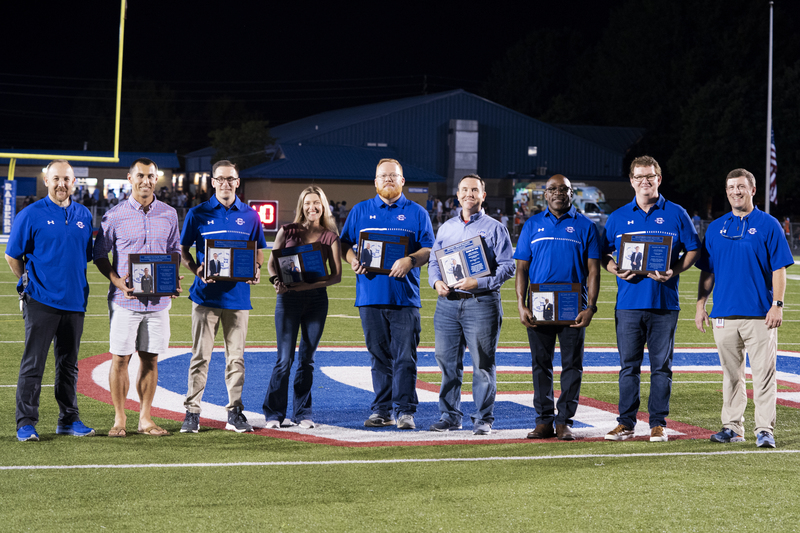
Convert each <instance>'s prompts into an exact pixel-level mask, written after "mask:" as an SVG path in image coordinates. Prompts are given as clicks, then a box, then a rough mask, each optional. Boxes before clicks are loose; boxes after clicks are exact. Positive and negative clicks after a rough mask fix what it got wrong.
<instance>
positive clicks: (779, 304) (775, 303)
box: [772, 300, 783, 307]
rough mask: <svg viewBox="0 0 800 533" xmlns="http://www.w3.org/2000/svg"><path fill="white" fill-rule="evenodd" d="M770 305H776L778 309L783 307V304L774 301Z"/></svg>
mask: <svg viewBox="0 0 800 533" xmlns="http://www.w3.org/2000/svg"><path fill="white" fill-rule="evenodd" d="M772 305H777V306H778V307H783V302H782V301H780V300H775V301H774V302H772Z"/></svg>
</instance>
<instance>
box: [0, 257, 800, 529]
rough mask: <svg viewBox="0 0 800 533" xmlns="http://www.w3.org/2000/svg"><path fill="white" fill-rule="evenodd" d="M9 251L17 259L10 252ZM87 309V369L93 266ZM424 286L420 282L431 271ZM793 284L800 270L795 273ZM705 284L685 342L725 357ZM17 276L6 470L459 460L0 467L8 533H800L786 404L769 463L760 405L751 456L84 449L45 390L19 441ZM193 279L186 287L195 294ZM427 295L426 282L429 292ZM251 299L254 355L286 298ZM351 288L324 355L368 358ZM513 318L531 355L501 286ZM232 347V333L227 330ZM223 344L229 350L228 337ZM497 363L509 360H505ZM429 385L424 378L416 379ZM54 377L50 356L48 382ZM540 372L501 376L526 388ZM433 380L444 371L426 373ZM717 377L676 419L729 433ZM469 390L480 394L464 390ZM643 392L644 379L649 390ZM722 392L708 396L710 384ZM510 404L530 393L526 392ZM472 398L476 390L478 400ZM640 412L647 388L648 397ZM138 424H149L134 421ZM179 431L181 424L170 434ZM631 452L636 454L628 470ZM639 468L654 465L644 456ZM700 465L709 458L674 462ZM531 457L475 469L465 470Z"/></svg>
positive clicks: (682, 402)
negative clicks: (701, 322) (761, 439)
mask: <svg viewBox="0 0 800 533" xmlns="http://www.w3.org/2000/svg"><path fill="white" fill-rule="evenodd" d="M0 249H2V250H4V247H0ZM89 272H90V274H89V280H90V282H91V284H92V285H91V291H92V292H91V298H90V304H89V309H88V312H87V319H86V328H85V332H84V335H83V346H82V351H81V357H82V358H83V357H89V356H92V355H95V354H98V353H104V352H106V351H107V349H108V344H107V342H108V327H107V326H108V318H107V309H106V300H105V296H104V295H105V292H106V289H107V282H105V281H104V278H102V276H101V275H100V274H99V273H97V271H96V269H95V268H94V267H93V266H91V265H90V267H89ZM423 274H424V272H423ZM790 274H794V272H792V271H791V270H790ZM697 278H698V275H697V271H696V270H691V271H690V272H688V273H686V274H684V275H683V276H682V287H683V290H682V299H681V301H682V304H683V307H684V311H683V312H682V313H681V322H680V325H679V328H678V334H677V339H676V342H677V346H679V347H680V346H701V347H702V346H706V347H713V338H712V337H711V334H710V333H708V334H706V335H703V334H701V333H699V332H697V331H696V330H695V328H694V325H693V318H694V293H695V290H696V283H697ZM13 282H14V279H13V275H12V274H11V272H10V271H9V270H8V268H7V266H6V265H5V264H3V265H0V385H4V387H0V405H2V406H3V409H0V466H17V465H18V466H30V465H140V464H144V463H147V464H158V465H184V464H189V465H192V464H194V465H197V463H202V462H206V463H214V464H220V463H243V462H256V463H264V462H289V463H295V462H308V461H349V460H358V461H379V460H397V459H409V460H425V459H459V460H458V461H448V462H407V463H391V464H380V463H371V464H326V465H257V466H245V465H234V466H212V467H208V466H187V467H172V468H167V467H164V466H159V467H154V468H136V469H107V468H92V469H82V470H50V469H48V470H0V494H2V501H3V503H2V517H3V518H2V525H0V529H2V530H4V531H24V530H37V531H101V530H111V531H145V530H159V529H164V530H175V531H230V530H245V531H255V530H260V531H315V532H317V531H319V532H322V531H398V532H406V531H466V530H472V529H475V530H487V531H562V530H563V531H614V532H616V531H716V530H733V531H756V530H757V531H794V530H797V529H798V528H799V526H798V525H797V524H798V521H799V520H800V503H798V502H799V501H800V499H798V498H797V497H796V492H797V488H796V486H797V480H798V475H797V472H798V471H800V453H787V452H791V451H795V452H797V451H800V412H798V410H797V409H793V408H788V407H783V406H778V425H777V428H776V433H775V434H776V439H777V442H778V449H777V450H776V451H764V450H761V451H758V453H748V454H743V455H707V453H708V452H720V451H731V450H734V451H743V452H756V451H757V449H756V448H755V442H754V441H755V439H754V438H753V436H752V416H753V408H752V403H751V404H750V406H749V408H748V410H747V413H746V414H745V417H746V419H747V422H746V427H747V428H748V434H747V435H746V437H747V442H745V443H742V444H734V445H717V444H713V443H710V442H708V441H705V440H690V439H689V440H676V441H671V442H669V443H649V442H642V441H628V442H619V443H610V442H595V441H592V442H581V441H575V442H572V443H563V442H533V441H531V442H524V443H514V444H482V445H475V446H466V445H451V446H407V447H406V446H395V447H370V448H348V447H334V446H327V445H315V444H307V443H302V442H296V441H290V440H283V439H273V438H268V437H261V436H255V435H240V434H234V433H232V432H226V431H220V430H212V429H207V428H202V430H201V432H200V433H199V434H197V435H181V434H175V435H173V436H171V437H166V438H161V439H156V438H151V437H143V436H138V435H133V436H130V437H128V438H126V439H109V438H107V437H94V438H86V439H78V438H73V437H56V436H55V435H54V431H53V429H54V427H55V421H56V417H57V412H58V410H57V406H56V404H55V401H54V399H53V395H52V388H44V389H43V391H42V397H41V400H42V406H41V415H40V424H39V426H38V429H39V432H40V434H41V436H42V441H41V442H39V443H18V442H17V441H16V438H15V433H14V428H15V422H14V394H15V389H14V388H13V387H7V386H5V385H13V384H15V383H16V379H17V372H18V366H19V358H20V355H21V353H22V344H21V342H20V341H21V340H22V339H23V322H22V318H21V315H20V314H19V312H18V307H17V301H16V298H15V297H14V283H13ZM190 282H191V280H190V279H189V278H188V277H187V279H186V280H184V286H186V287H188V286H189V285H190ZM425 287H427V286H425ZM601 289H602V292H601V296H600V302H599V304H598V305H599V307H600V311H599V313H598V315H597V317H596V318H595V321H594V322H593V324H592V325H591V326H590V328H589V330H588V331H587V339H586V341H587V345H588V346H614V345H615V343H616V341H615V336H614V327H613V306H614V305H613V304H614V296H615V286H614V280H613V278H612V277H611V276H609V275H607V274H605V273H604V275H603V279H602V286H601ZM271 292H272V291H271V289H270V288H269V287H266V286H259V287H256V288H254V290H253V296H254V299H253V304H254V310H253V311H252V314H251V320H250V327H249V334H248V343H249V344H250V345H254V346H255V345H274V343H275V332H274V328H273V325H272V324H273V318H272V314H273V309H274V295H272V294H270V293H271ZM354 294H355V278H354V275H353V274H352V272H351V271H350V270H349V269H346V270H345V275H344V279H343V281H342V283H341V284H340V285H338V286H335V287H332V288H330V289H329V296H330V298H331V305H330V317H329V318H328V322H327V326H326V330H325V335H324V337H323V340H322V342H323V344H325V345H353V346H363V334H362V332H361V325H360V321H359V320H358V313H357V312H356V309H355V308H354V307H353V299H354ZM502 294H503V300H504V311H505V317H506V321H505V324H504V326H503V331H502V335H501V339H500V340H501V346H505V347H523V348H524V347H525V346H526V345H527V336H526V333H525V331H524V329H523V328H522V326H521V324H520V323H519V320H518V318H517V311H516V303H515V300H514V291H513V286H512V283H511V282H508V283H506V286H505V289H504V290H503V293H502ZM422 298H423V308H422V316H423V323H422V328H423V330H422V344H423V345H424V346H432V345H433V311H434V309H435V293H434V292H433V291H432V290H430V289H428V288H424V290H423V294H422ZM799 298H800V282H798V281H796V280H790V281H789V286H788V289H787V295H786V298H785V299H786V301H787V308H786V311H785V314H784V318H785V319H786V323H785V325H784V326H783V327H782V328H781V330H780V336H779V341H780V346H779V348H780V349H782V350H795V351H800V328H798V327H797V322H798V319H800V316H799V315H798V312H799V311H800V307H798V306H797V305H796V304H794V303H793V302H797V301H798V299H799ZM189 314H190V305H189V301H188V299H186V298H181V299H179V300H177V301H176V302H175V305H174V307H173V310H172V341H173V342H172V344H173V345H181V346H185V345H188V344H189V325H190V317H189ZM220 335H221V334H220ZM218 340H219V339H218ZM499 363H500V364H502V358H501V359H500V361H499ZM421 377H423V376H421ZM53 378H54V373H53V366H52V358H51V360H50V362H49V364H48V367H47V371H46V375H45V377H44V381H43V383H45V384H48V383H52V382H53ZM529 378H530V375H529V374H516V375H501V377H500V381H501V382H502V381H511V380H517V381H526V380H529ZM615 378H616V376H615V375H614V374H595V373H588V374H587V375H586V379H585V381H584V387H583V390H582V393H583V394H584V395H586V396H590V397H592V398H596V399H597V400H601V401H605V402H609V403H616V401H617V390H616V386H615V384H614V380H615ZM424 379H426V380H429V381H437V380H438V377H437V375H436V374H430V375H427V376H424ZM720 379H721V377H720V375H719V374H714V373H702V374H700V373H698V374H680V375H678V376H676V383H675V386H674V388H673V396H672V402H671V413H670V418H671V419H673V420H676V421H680V422H685V423H688V424H692V425H694V426H699V427H703V428H707V429H712V430H717V429H718V426H719V409H720V406H721V401H722V398H721V393H720V392H719V390H720V386H721V385H720V383H719V382H720ZM467 381H469V380H467ZM645 381H646V380H645ZM706 381H712V382H713V383H703V382H706ZM500 387H501V390H504V388H505V390H530V386H529V385H527V384H522V383H520V384H511V383H507V384H505V385H503V384H502V383H501V385H500ZM467 390H468V387H467ZM642 392H643V398H642V400H643V403H645V402H646V401H647V393H648V387H647V386H644V387H643V389H642ZM79 405H80V409H81V416H82V418H83V420H84V421H85V422H86V423H87V424H88V425H90V426H93V427H96V428H98V429H99V430H100V432H101V433H105V432H106V431H107V430H108V428H109V426H110V425H111V422H112V420H113V409H112V407H111V406H109V405H107V404H105V403H102V402H99V401H96V400H93V399H90V398H87V397H83V396H81V397H80V398H79ZM129 416H130V420H129V425H132V424H131V422H132V421H135V420H136V413H129ZM158 423H159V424H161V425H162V426H163V427H165V428H167V429H169V430H170V431H173V432H177V431H178V429H179V426H180V424H179V423H178V422H176V421H173V420H158ZM628 454H630V455H631V456H628ZM644 454H655V456H649V455H644ZM675 454H698V455H675ZM508 457H520V458H525V459H518V460H508V461H504V460H490V461H482V462H475V461H466V459H469V458H508Z"/></svg>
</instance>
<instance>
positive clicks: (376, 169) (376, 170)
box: [375, 159, 403, 176]
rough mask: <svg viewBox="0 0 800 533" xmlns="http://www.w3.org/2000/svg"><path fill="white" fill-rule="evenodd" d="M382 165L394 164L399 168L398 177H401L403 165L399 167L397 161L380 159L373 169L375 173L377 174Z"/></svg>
mask: <svg viewBox="0 0 800 533" xmlns="http://www.w3.org/2000/svg"><path fill="white" fill-rule="evenodd" d="M384 163H394V164H395V165H397V166H398V167H400V175H401V176H402V175H403V165H401V164H400V161H398V160H397V159H381V160H380V161H378V165H377V166H376V167H375V172H376V173H377V172H378V167H379V166H381V165H382V164H384Z"/></svg>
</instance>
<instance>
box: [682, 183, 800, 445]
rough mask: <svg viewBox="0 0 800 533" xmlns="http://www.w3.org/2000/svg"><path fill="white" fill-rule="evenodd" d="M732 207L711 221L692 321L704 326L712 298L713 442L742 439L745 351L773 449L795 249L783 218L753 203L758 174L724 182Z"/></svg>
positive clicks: (762, 430)
mask: <svg viewBox="0 0 800 533" xmlns="http://www.w3.org/2000/svg"><path fill="white" fill-rule="evenodd" d="M725 192H726V193H727V196H728V201H729V202H730V204H731V208H732V210H731V212H730V213H728V214H726V215H724V216H722V217H720V218H718V219H717V220H715V221H714V222H712V223H711V224H709V226H708V229H707V230H706V234H705V239H704V240H703V246H702V248H701V253H700V259H699V260H698V261H697V267H698V268H699V269H700V270H702V273H701V274H700V282H699V286H698V290H697V311H696V313H695V318H694V322H695V325H696V326H697V329H699V330H700V331H702V332H703V333H705V331H706V330H705V328H706V327H708V326H709V320H708V319H709V315H708V314H707V313H706V302H707V301H708V297H709V295H710V294H711V292H712V290H713V292H714V304H713V307H712V309H711V315H710V318H713V319H714V341H715V342H716V344H717V350H718V351H719V360H720V364H721V365H722V376H723V385H722V430H721V431H720V432H719V433H716V434H714V435H712V436H711V441H712V442H723V443H728V442H744V410H745V408H746V407H747V390H746V388H745V353H747V355H748V356H749V358H750V368H751V371H752V374H753V403H755V431H754V433H755V435H756V445H757V446H758V447H760V448H774V447H775V437H774V435H773V431H774V429H775V419H776V409H775V401H776V396H777V380H776V375H775V373H776V367H775V365H776V361H777V353H778V327H780V325H781V323H782V322H783V296H784V293H785V290H786V268H787V267H789V266H791V265H793V264H794V259H793V258H792V252H791V250H790V249H789V245H788V243H787V242H786V239H785V238H784V237H783V232H782V231H781V226H780V224H779V223H778V221H777V220H776V219H775V218H774V217H772V216H770V215H768V214H767V213H764V212H763V211H760V210H759V209H758V208H757V207H756V206H755V205H754V203H753V196H755V194H756V179H755V177H754V176H753V174H751V173H750V172H748V171H747V170H745V169H743V168H737V169H735V170H732V171H731V172H730V173H729V174H728V176H727V178H726V181H725Z"/></svg>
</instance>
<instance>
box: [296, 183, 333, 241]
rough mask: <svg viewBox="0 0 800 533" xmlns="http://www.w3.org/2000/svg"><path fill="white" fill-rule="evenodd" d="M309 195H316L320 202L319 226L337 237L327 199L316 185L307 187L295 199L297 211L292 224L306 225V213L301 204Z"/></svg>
mask: <svg viewBox="0 0 800 533" xmlns="http://www.w3.org/2000/svg"><path fill="white" fill-rule="evenodd" d="M309 194H316V195H317V196H319V200H320V202H322V218H321V219H320V221H319V223H320V225H321V226H322V227H323V228H325V229H327V230H329V231H332V232H333V233H335V234H336V235H339V228H338V227H336V222H335V221H334V220H333V214H331V204H330V202H328V197H327V196H325V192H324V191H323V190H322V189H320V188H319V187H317V186H316V185H309V186H308V187H306V188H305V189H303V192H301V193H300V197H299V198H298V199H297V211H296V212H295V215H294V223H295V224H302V225H303V226H305V225H306V224H308V219H307V218H306V212H305V211H304V210H303V202H305V200H306V196H308V195H309Z"/></svg>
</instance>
